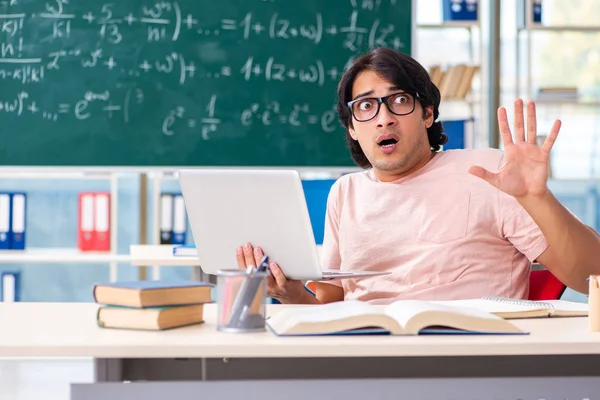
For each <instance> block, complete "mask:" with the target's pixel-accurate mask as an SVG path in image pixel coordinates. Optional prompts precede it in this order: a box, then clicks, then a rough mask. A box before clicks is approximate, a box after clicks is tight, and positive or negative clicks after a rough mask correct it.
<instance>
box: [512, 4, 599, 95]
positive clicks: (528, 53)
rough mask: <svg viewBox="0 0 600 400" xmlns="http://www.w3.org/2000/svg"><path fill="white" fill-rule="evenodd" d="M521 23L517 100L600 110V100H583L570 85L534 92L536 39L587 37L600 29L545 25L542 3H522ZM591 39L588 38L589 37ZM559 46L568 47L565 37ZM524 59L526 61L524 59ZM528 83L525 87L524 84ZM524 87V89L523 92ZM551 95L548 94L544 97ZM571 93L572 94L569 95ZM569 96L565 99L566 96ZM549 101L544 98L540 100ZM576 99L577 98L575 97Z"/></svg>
mask: <svg viewBox="0 0 600 400" xmlns="http://www.w3.org/2000/svg"><path fill="white" fill-rule="evenodd" d="M517 13H518V23H517V28H516V35H515V38H516V42H515V48H516V50H515V52H516V57H515V63H516V69H515V71H516V74H515V85H516V94H517V97H521V96H523V97H525V98H527V99H532V100H535V101H536V103H539V104H557V103H568V104H578V105H582V106H596V105H597V103H599V102H600V100H580V99H579V98H578V96H579V94H578V89H579V88H577V87H572V86H571V85H566V86H564V87H560V86H559V87H552V88H547V87H544V86H543V85H537V86H539V88H538V89H537V93H535V92H536V90H534V87H535V86H536V85H535V82H534V73H533V59H534V57H535V55H536V54H535V51H534V50H535V49H536V46H534V45H533V43H532V42H533V39H534V37H533V35H535V34H539V35H545V34H562V33H580V34H583V35H589V34H599V33H600V25H598V26H593V25H572V24H560V25H558V24H557V25H551V24H549V23H542V19H543V18H542V13H543V9H542V2H541V1H539V0H521V1H520V2H519V4H518V9H517ZM586 37H587V36H586ZM561 39H562V40H561V41H562V43H560V45H559V46H561V47H563V48H564V47H566V46H568V44H567V43H565V42H564V39H565V36H561ZM523 55H524V56H525V57H523ZM522 80H524V84H523V82H522ZM523 87H524V89H523ZM544 92H547V93H544ZM567 92H571V93H567ZM553 93H555V94H556V96H555V98H552V95H553ZM565 93H566V94H569V96H566V97H565V96H564V94H565ZM542 95H543V96H544V97H545V98H540V96H542ZM573 96H574V97H573Z"/></svg>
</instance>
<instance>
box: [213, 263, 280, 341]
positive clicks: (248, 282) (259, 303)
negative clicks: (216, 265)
mask: <svg viewBox="0 0 600 400" xmlns="http://www.w3.org/2000/svg"><path fill="white" fill-rule="evenodd" d="M268 276H269V272H256V271H253V272H252V273H248V272H247V271H245V270H242V269H229V270H219V271H217V318H218V321H217V330H219V331H222V332H233V333H240V332H260V331H264V330H265V302H266V294H267V290H266V287H267V280H266V279H267V277H268Z"/></svg>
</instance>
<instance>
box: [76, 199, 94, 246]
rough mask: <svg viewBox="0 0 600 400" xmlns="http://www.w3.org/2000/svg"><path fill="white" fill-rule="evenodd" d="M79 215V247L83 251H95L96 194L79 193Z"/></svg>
mask: <svg viewBox="0 0 600 400" xmlns="http://www.w3.org/2000/svg"><path fill="white" fill-rule="evenodd" d="M78 214H79V215H78V227H79V229H78V230H79V233H78V235H77V247H78V248H79V250H81V251H93V250H94V243H95V241H96V238H95V232H94V193H91V192H82V193H79V213H78Z"/></svg>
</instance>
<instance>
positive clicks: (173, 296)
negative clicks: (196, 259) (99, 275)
mask: <svg viewBox="0 0 600 400" xmlns="http://www.w3.org/2000/svg"><path fill="white" fill-rule="evenodd" d="M213 286H214V285H213V284H211V283H208V282H195V281H127V282H115V283H106V284H98V285H95V286H94V291H93V296H94V300H95V301H96V303H99V304H108V305H114V306H123V307H138V308H144V307H162V306H175V305H185V304H200V303H210V302H211V301H212V296H211V289H212V288H213Z"/></svg>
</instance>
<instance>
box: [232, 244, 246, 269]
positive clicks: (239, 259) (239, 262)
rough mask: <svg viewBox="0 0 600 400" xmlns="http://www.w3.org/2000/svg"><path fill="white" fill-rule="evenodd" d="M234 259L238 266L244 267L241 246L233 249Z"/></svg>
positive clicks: (244, 262)
mask: <svg viewBox="0 0 600 400" xmlns="http://www.w3.org/2000/svg"><path fill="white" fill-rule="evenodd" d="M235 259H236V261H237V265H238V268H242V269H246V261H245V260H244V250H243V249H242V246H240V247H238V248H236V249H235Z"/></svg>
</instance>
